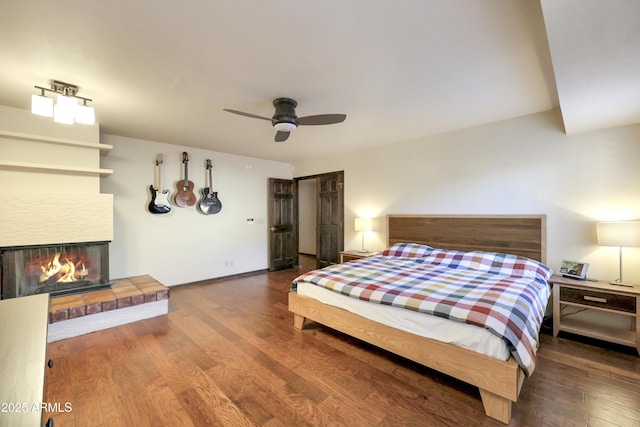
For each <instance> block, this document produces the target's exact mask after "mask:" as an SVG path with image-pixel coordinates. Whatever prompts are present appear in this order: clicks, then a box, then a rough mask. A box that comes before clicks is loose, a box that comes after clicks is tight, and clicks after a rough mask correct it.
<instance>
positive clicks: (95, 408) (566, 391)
mask: <svg viewBox="0 0 640 427" xmlns="http://www.w3.org/2000/svg"><path fill="white" fill-rule="evenodd" d="M304 264H305V266H304V267H301V268H299V269H295V270H285V271H280V272H274V273H264V274H258V275H254V276H249V277H244V278H239V279H233V280H224V281H217V282H212V283H209V284H198V285H190V286H183V287H179V288H173V289H172V290H171V298H170V300H169V301H170V303H169V314H168V315H167V316H162V317H159V318H154V319H149V320H144V321H140V322H135V323H132V324H128V325H124V326H119V327H116V328H111V329H108V330H105V331H100V332H94V333H91V334H88V335H84V336H80V337H76V338H70V339H66V340H62V341H58V342H55V343H51V344H49V346H48V350H49V356H50V357H53V358H54V360H55V365H54V367H53V369H51V370H50V372H49V373H48V374H47V387H46V401H47V402H49V404H50V405H52V404H53V405H55V404H56V403H59V405H58V406H59V407H60V409H61V410H59V411H54V412H52V413H50V415H52V416H53V417H54V420H55V425H56V427H60V426H77V427H86V426H105V427H107V426H109V427H112V426H127V427H129V426H137V427H139V426H192V425H193V426H223V425H224V426H243V425H246V426H250V425H256V426H288V427H289V426H317V425H330V426H350V427H351V426H367V427H368V426H405V425H406V426H460V425H466V426H499V425H503V424H500V423H499V422H497V421H495V420H492V419H489V418H487V417H486V416H485V415H484V411H483V409H482V403H481V402H480V397H479V393H478V391H477V389H475V388H473V387H471V386H468V385H466V384H464V383H461V382H459V381H456V380H453V379H451V378H448V377H446V376H444V375H442V374H439V373H436V372H434V371H431V370H429V369H426V368H423V367H421V366H418V365H416V364H414V363H412V362H408V361H406V360H404V359H401V358H399V357H396V356H394V355H391V354H389V353H386V352H384V351H381V350H378V349H376V348H373V347H371V346H369V345H366V344H363V343H360V342H358V341H355V340H353V339H351V338H349V337H346V336H344V335H341V334H339V333H337V332H334V331H331V330H328V329H326V328H323V327H317V326H316V327H315V328H311V329H307V330H304V331H299V330H296V329H294V328H293V318H292V316H291V315H290V314H289V312H288V311H287V292H288V290H289V283H290V281H291V279H292V278H293V277H295V276H296V275H297V274H299V273H300V272H302V271H306V270H307V269H308V268H309V265H308V263H306V262H305V263H304ZM66 409H68V410H69V411H68V412H64V411H65V410H66ZM510 425H513V426H638V425H640V358H639V357H638V356H637V355H636V354H635V353H634V352H633V351H631V350H626V349H616V350H610V349H605V348H604V347H602V346H598V345H592V344H588V343H580V342H577V341H574V340H569V339H565V338H553V337H551V336H550V335H548V334H543V335H542V345H541V348H540V351H539V353H538V366H537V368H536V371H535V372H534V374H533V376H532V377H531V378H530V379H528V380H527V381H525V383H524V386H523V388H522V392H521V394H520V400H519V402H518V403H516V404H514V406H513V419H512V421H511V424H510Z"/></svg>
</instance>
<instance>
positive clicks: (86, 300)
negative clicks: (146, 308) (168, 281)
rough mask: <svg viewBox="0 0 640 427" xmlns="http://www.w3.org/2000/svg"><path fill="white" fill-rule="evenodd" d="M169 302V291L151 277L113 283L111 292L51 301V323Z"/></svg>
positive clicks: (139, 277)
mask: <svg viewBox="0 0 640 427" xmlns="http://www.w3.org/2000/svg"><path fill="white" fill-rule="evenodd" d="M167 299H169V288H167V287H166V286H164V285H162V284H161V283H160V282H158V281H157V280H155V279H154V278H152V277H151V276H147V275H144V276H136V277H129V278H126V279H118V280H115V281H113V282H112V285H111V289H106V290H101V291H95V292H87V293H84V294H76V295H67V296H61V297H56V298H51V301H50V304H49V323H57V322H62V321H66V320H70V319H76V318H80V317H83V316H88V315H93V314H98V313H104V312H108V311H112V310H118V309H123V308H128V307H134V306H138V305H142V304H146V303H151V302H155V301H161V300H167Z"/></svg>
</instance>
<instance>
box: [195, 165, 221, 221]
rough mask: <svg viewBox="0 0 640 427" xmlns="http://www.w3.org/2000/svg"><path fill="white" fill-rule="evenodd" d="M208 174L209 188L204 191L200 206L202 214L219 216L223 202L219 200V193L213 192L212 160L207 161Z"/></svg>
mask: <svg viewBox="0 0 640 427" xmlns="http://www.w3.org/2000/svg"><path fill="white" fill-rule="evenodd" d="M206 168H207V172H209V186H208V187H205V188H203V189H202V199H201V200H200V203H199V204H198V208H200V212H202V213H203V214H205V215H211V214H217V213H218V212H220V210H221V209H222V202H220V199H218V192H217V191H213V179H212V178H211V169H212V168H213V166H211V160H209V159H207V165H206Z"/></svg>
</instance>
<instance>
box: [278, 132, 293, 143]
mask: <svg viewBox="0 0 640 427" xmlns="http://www.w3.org/2000/svg"><path fill="white" fill-rule="evenodd" d="M290 133H291V132H282V131H278V132H276V139H275V141H276V142H283V141H286V140H287V138H289V134H290Z"/></svg>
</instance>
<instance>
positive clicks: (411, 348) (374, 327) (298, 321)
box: [289, 215, 551, 424]
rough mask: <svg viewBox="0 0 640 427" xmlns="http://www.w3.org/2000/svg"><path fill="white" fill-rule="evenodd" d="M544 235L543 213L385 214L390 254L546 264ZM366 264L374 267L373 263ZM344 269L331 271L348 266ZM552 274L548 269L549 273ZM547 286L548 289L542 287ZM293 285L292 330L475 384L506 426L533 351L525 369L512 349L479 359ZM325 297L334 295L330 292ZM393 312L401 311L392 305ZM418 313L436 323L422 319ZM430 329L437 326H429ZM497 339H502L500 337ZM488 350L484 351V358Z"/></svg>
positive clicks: (455, 346) (529, 369) (488, 409)
mask: <svg viewBox="0 0 640 427" xmlns="http://www.w3.org/2000/svg"><path fill="white" fill-rule="evenodd" d="M545 235H546V218H545V216H544V215H515V216H514V215H499V216H492V215H481V216H470V215H454V216H445V215H389V216H388V217H387V236H388V247H389V248H392V247H398V244H400V246H402V244H417V245H425V246H427V247H431V248H436V249H437V250H440V251H443V252H444V253H447V251H451V252H454V251H460V252H467V251H481V252H491V253H501V254H504V253H506V254H511V255H512V256H515V257H526V258H528V259H530V260H534V261H538V262H541V263H544V262H545V255H546V254H545V252H546V244H545V243H546V242H545ZM394 245H395V246H394ZM429 255H431V254H429ZM404 261H407V260H404ZM404 261H403V262H404ZM366 262H367V261H365V262H364V264H366ZM368 262H369V263H373V260H369V261H368ZM407 262H408V261H407ZM348 264H353V266H354V267H355V266H359V268H366V267H365V266H363V265H362V264H363V263H358V262H357V261H353V262H351V263H348ZM348 264H347V265H342V266H339V267H336V268H339V269H341V268H346V267H348ZM543 267H544V266H543ZM550 274H551V273H550V270H549V272H548V275H550ZM302 282H304V280H303V281H302ZM544 284H545V285H546V286H548V285H547V284H546V282H545V283H544ZM292 285H293V286H292V291H291V292H290V293H289V310H290V311H291V312H292V313H293V314H294V326H295V327H296V328H298V329H303V328H304V326H305V323H306V322H307V320H311V321H315V322H317V323H320V324H323V325H326V326H328V327H330V328H333V329H335V330H338V331H340V332H343V333H345V334H348V335H350V336H353V337H355V338H358V339H360V340H363V341H365V342H368V343H370V344H373V345H375V346H378V347H380V348H383V349H385V350H388V351H390V352H393V353H396V354H398V355H400V356H403V357H406V358H407V359H410V360H413V361H415V362H417V363H420V364H422V365H425V366H427V367H430V368H432V369H435V370H437V371H440V372H443V373H445V374H447V375H450V376H452V377H454V378H457V379H459V380H461V381H464V382H467V383H469V384H472V385H474V386H477V387H478V388H479V390H480V396H481V399H482V403H483V406H484V409H485V413H486V414H487V415H488V416H490V417H492V418H495V419H497V420H499V421H501V422H503V423H505V424H507V423H509V420H510V419H511V407H512V403H513V402H517V400H518V395H519V393H520V389H521V387H522V384H523V382H524V380H525V378H526V376H527V375H530V374H531V372H532V371H533V367H534V366H535V348H534V349H533V353H532V354H531V353H530V357H531V358H533V360H529V361H526V360H525V361H524V363H523V360H521V359H522V357H520V356H518V354H517V353H514V352H513V351H511V350H513V348H509V346H507V349H508V350H507V352H506V353H504V351H505V350H504V349H497V350H495V351H496V353H495V354H484V353H483V352H479V351H478V349H471V348H466V347H464V346H460V344H459V343H451V342H444V341H440V340H439V339H436V338H430V337H427V336H424V334H421V332H419V331H413V330H410V331H407V330H403V329H400V328H399V327H395V326H391V325H390V324H388V322H386V321H385V320H384V319H383V320H379V319H382V317H380V318H376V317H372V316H370V315H367V314H357V313H359V312H358V311H357V310H352V309H351V308H349V307H342V306H341V305H340V304H339V303H335V302H329V303H326V302H323V301H324V300H323V299H322V298H320V299H317V297H315V296H313V295H308V294H304V295H301V292H299V291H298V289H297V288H298V287H299V286H300V284H299V283H298V279H296V280H294V283H293V284H292ZM328 292H329V293H331V291H328ZM333 293H334V294H336V293H337V292H333ZM543 297H546V298H547V299H548V294H544V295H543V296H541V297H540V298H541V299H542V298H543ZM342 298H343V299H347V300H349V299H350V300H354V298H350V297H348V296H342ZM355 300H358V299H357V298H356V299H355ZM358 302H359V303H362V304H365V305H368V306H378V307H386V309H388V308H389V307H388V304H387V305H384V304H383V305H379V304H371V303H367V302H363V301H358ZM546 302H547V301H544V302H543V305H544V307H538V309H539V310H540V309H541V310H542V311H543V312H544V309H545V307H546ZM394 309H397V310H402V309H401V308H395V307H394ZM374 310H376V309H374ZM539 310H538V311H539ZM405 311H411V310H405ZM413 311H415V310H413ZM415 314H417V315H422V316H423V317H425V316H426V317H433V316H428V315H423V314H422V313H415ZM436 316H437V315H436ZM383 317H384V316H383ZM392 317H393V316H392ZM374 319H375V320H374ZM439 320H442V319H439ZM450 323H452V322H450ZM453 323H457V322H453ZM465 327H467V328H469V327H470V328H476V330H480V329H482V328H478V327H477V326H473V325H465ZM538 327H539V325H538ZM405 329H406V328H405ZM432 329H437V328H436V327H432ZM537 333H538V331H537V330H536V331H534V333H533V335H534V336H533V337H532V339H533V340H534V342H533V343H532V344H531V343H530V345H529V347H531V345H533V346H534V347H537ZM489 335H491V334H489ZM498 341H500V342H502V341H503V340H502V339H500V338H499V339H498ZM489 347H491V346H489ZM529 350H530V349H529ZM482 351H484V350H482ZM492 351H493V350H491V349H489V350H488V353H491V352H492ZM514 354H515V355H516V357H514ZM516 359H517V360H516ZM525 359H526V357H525Z"/></svg>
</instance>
